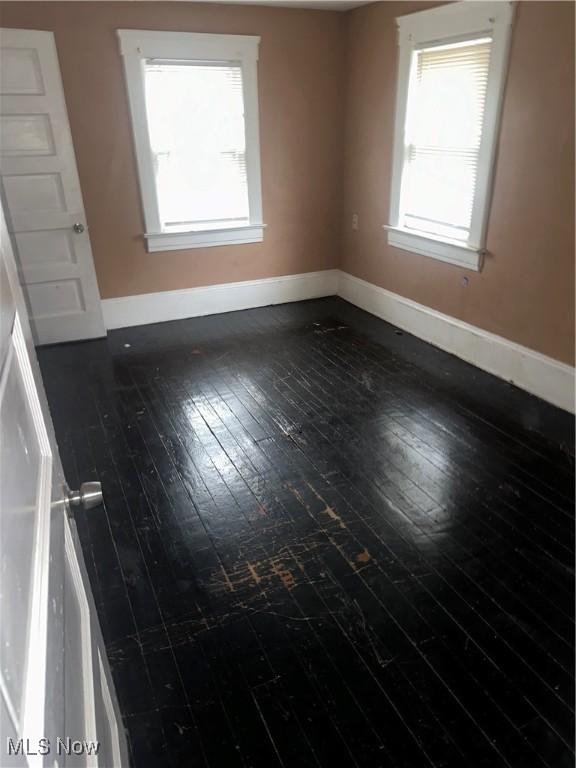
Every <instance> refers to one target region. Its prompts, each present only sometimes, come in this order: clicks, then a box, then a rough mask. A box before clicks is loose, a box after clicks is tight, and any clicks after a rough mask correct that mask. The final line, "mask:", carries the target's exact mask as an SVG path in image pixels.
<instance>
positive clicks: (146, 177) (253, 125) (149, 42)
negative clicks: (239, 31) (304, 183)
mask: <svg viewBox="0 0 576 768" xmlns="http://www.w3.org/2000/svg"><path fill="white" fill-rule="evenodd" d="M118 37H119V40H120V52H121V54H122V57H123V59H124V70H125V73H126V84H127V88H128V99H129V103H130V113H131V116H132V130H133V134H134V145H135V149H136V161H137V165H138V175H139V180H140V194H141V197H142V207H143V209H144V221H145V226H146V232H145V233H144V238H145V240H146V245H147V249H148V251H150V252H152V251H173V250H179V249H182V248H208V247H212V246H219V245H234V244H240V243H258V242H261V241H262V240H263V239H264V227H265V225H264V223H263V221H262V182H261V171H260V133H259V125H258V123H259V120H258V72H257V62H258V46H259V43H260V38H259V37H257V36H253V35H212V34H203V33H195V32H156V31H154V32H148V31H143V30H136V29H119V30H118ZM152 58H154V59H174V60H178V59H180V60H182V59H187V60H200V61H238V62H240V66H241V68H242V81H243V92H244V113H245V130H246V174H247V177H248V207H249V212H250V223H249V224H247V225H243V226H241V227H231V228H229V229H228V228H227V229H208V230H206V229H202V230H191V231H187V232H165V231H162V226H161V222H160V215H159V207H158V199H157V194H156V183H155V179H154V166H153V160H152V152H151V145H150V137H149V133H148V120H147V115H146V101H145V91H144V63H145V61H146V60H147V59H152Z"/></svg>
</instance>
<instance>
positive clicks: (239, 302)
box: [102, 269, 575, 413]
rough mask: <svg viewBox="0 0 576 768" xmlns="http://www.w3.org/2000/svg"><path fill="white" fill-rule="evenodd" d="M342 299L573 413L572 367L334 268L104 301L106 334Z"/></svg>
mask: <svg viewBox="0 0 576 768" xmlns="http://www.w3.org/2000/svg"><path fill="white" fill-rule="evenodd" d="M323 296H340V297H341V298H343V299H345V300H346V301H349V302H350V303H351V304H354V305H355V306H357V307H359V308H360V309H363V310H365V311H366V312H370V313H371V314H372V315H375V316H376V317H379V318H381V319H382V320H386V321H387V322H388V323H391V324H392V325H395V326H397V327H398V328H402V329H403V330H405V331H407V332H408V333H411V334H413V335H414V336H417V337H418V338H419V339H422V340H423V341H426V342H428V343H429V344H433V345H434V346H435V347H439V348H440V349H443V350H445V351H446V352H449V353H450V354H452V355H455V356H456V357H459V358H461V359H462V360H465V361H466V362H468V363H471V364H472V365H475V366H476V367H478V368H481V369H482V370H484V371H487V372H488V373H491V374H493V375H494V376H497V377H498V378H500V379H504V380H505V381H508V382H511V383H513V384H515V385H516V386H517V387H520V388H521V389H524V390H526V391H527V392H530V393H532V394H533V395H537V396H538V397H541V398H542V399H543V400H546V401H547V402H549V403H552V404H553V405H556V406H558V407H559V408H563V409H564V410H566V411H570V412H571V413H574V411H575V407H574V368H572V367H571V366H569V365H566V364H565V363H561V362H559V361H558V360H554V359H553V358H551V357H547V356H546V355H542V354H540V353H539V352H535V351H534V350H533V349H529V348H528V347H523V346H521V345H520V344H516V343H515V342H513V341H509V340H508V339H504V338H503V337H502V336H497V335H496V334H494V333H489V332H488V331H484V330H482V329H481V328H478V327H476V326H474V325H470V324H468V323H465V322H463V321H461V320H457V319H456V318H454V317H450V316H449V315H444V314H442V312H437V311H436V310H434V309H430V307H426V306H424V305H423V304H418V302H416V301H412V300H411V299H406V298H404V297H403V296H399V295H398V294H396V293H392V292H391V291H387V290H386V289H385V288H380V287H379V286H377V285H374V284H373V283H368V282H366V280H361V279H360V278H358V277H355V276H354V275H350V274H348V273H347V272H342V271H340V270H338V269H326V270H323V271H321V272H305V273H304V274H301V275H285V276H283V277H270V278H265V279H263V280H246V281H243V282H239V283H220V284H218V285H204V286H201V287H199V288H187V289H184V290H178V291H161V292H158V293H144V294H140V295H137V296H122V297H120V298H117V299H104V300H103V301H102V311H103V314H104V322H105V323H106V327H107V328H108V329H109V330H111V329H113V328H126V327H129V326H133V325H146V324H148V323H161V322H165V321H168V320H183V319H185V318H187V317H199V316H201V315H216V314H220V313H221V312H235V311H237V310H240V309H252V308H255V307H265V306H268V305H271V304H284V303H286V302H290V301H303V300H306V299H317V298H321V297H323Z"/></svg>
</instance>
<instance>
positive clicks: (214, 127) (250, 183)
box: [118, 30, 264, 251]
mask: <svg viewBox="0 0 576 768" xmlns="http://www.w3.org/2000/svg"><path fill="white" fill-rule="evenodd" d="M118 34H119V37H120V45H121V51H122V55H123V57H124V64H125V71H126V80H127V84H128V93H129V99H130V108H131V113H132V123H133V132H134V140H135V146H136V157H137V161H138V170H139V176H140V186H141V193H142V203H143V208H144V218H145V224H146V233H145V238H146V241H147V245H148V250H150V251H164V250H174V249H178V248H195V247H207V246H214V245H226V244H234V243H252V242H259V241H261V240H262V237H263V228H264V225H263V222H262V202H261V192H260V158H259V142H258V101H257V82H256V62H257V57H258V42H259V38H257V37H247V36H243V35H242V36H240V35H208V34H195V33H177V32H142V31H138V30H120V31H119V33H118Z"/></svg>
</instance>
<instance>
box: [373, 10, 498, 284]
mask: <svg viewBox="0 0 576 768" xmlns="http://www.w3.org/2000/svg"><path fill="white" fill-rule="evenodd" d="M511 20H512V7H511V4H510V3H507V2H486V3H467V2H463V3H453V4H450V5H447V6H442V7H440V8H435V9H432V10H430V11H422V12H420V13H415V14H411V15H409V16H403V17H401V18H400V19H398V26H399V35H400V39H399V42H400V69H399V83H398V94H397V106H396V133H395V143H394V166H393V179H392V196H391V208H390V223H389V225H386V229H388V241H389V243H390V244H391V245H394V246H396V247H398V248H402V249H404V250H408V251H413V252H416V253H420V254H423V255H427V256H432V257H434V258H437V259H441V260H443V261H447V262H450V263H453V264H458V265H460V266H464V267H468V268H470V269H475V270H479V269H480V267H481V264H482V256H483V253H484V250H485V231H486V220H487V213H488V203H489V200H488V198H489V189H490V176H491V170H492V164H493V158H494V149H495V142H496V136H497V124H498V113H499V108H500V102H501V94H502V90H503V84H504V74H505V65H506V58H507V47H508V38H509V30H510V25H511Z"/></svg>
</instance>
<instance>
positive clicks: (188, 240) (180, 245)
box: [144, 224, 266, 253]
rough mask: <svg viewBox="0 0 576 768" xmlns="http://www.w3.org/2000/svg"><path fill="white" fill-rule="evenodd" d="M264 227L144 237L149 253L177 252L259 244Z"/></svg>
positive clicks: (259, 225)
mask: <svg viewBox="0 0 576 768" xmlns="http://www.w3.org/2000/svg"><path fill="white" fill-rule="evenodd" d="M265 226H266V225H265V224H250V225H248V226H245V227H233V228H227V229H205V230H195V231H191V232H157V233H147V234H145V235H144V237H145V239H146V247H147V250H148V252H149V253H153V252H155V251H178V250H184V249H188V248H213V247H215V246H218V245H240V244H242V243H261V242H262V240H263V239H264V227H265Z"/></svg>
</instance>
